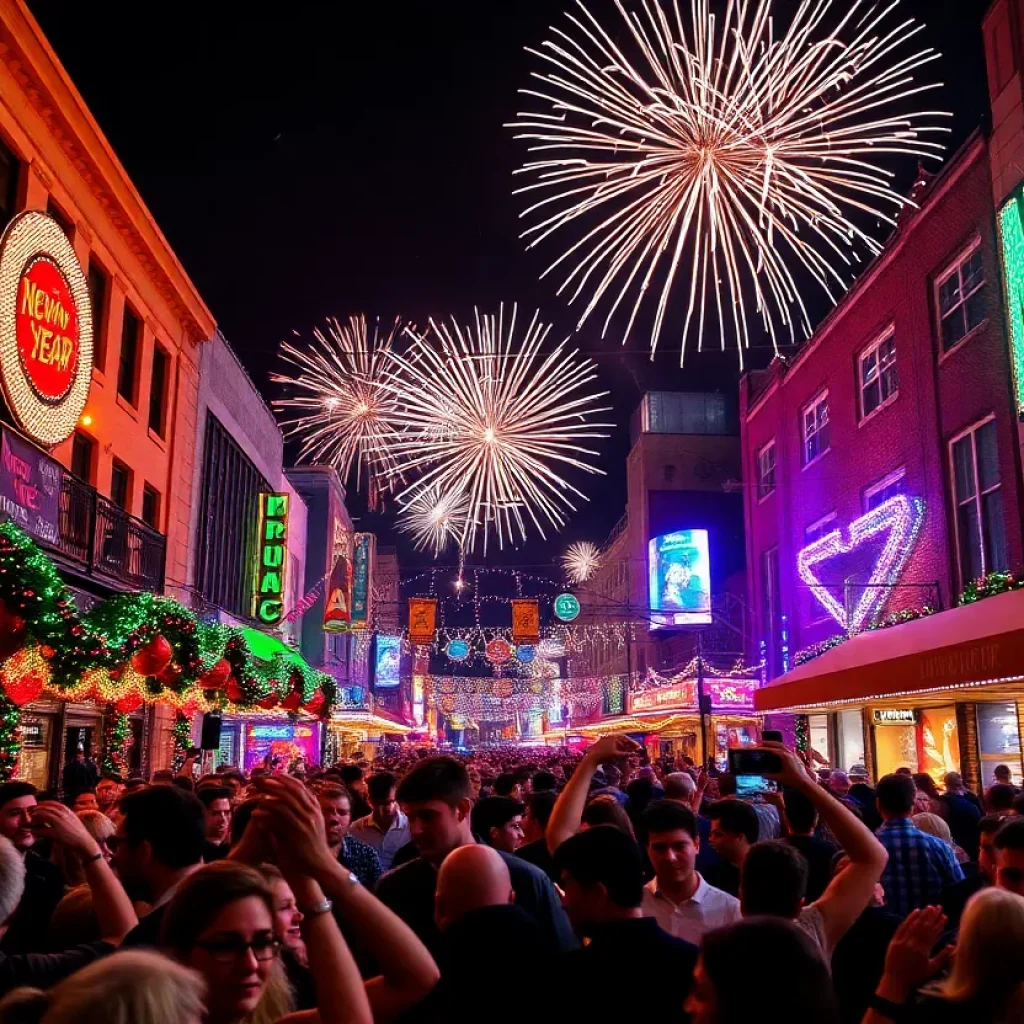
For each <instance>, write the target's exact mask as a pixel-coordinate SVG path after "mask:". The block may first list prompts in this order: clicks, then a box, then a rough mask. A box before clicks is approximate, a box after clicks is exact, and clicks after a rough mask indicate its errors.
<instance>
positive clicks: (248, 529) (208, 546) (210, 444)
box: [195, 412, 274, 618]
mask: <svg viewBox="0 0 1024 1024" xmlns="http://www.w3.org/2000/svg"><path fill="white" fill-rule="evenodd" d="M273 489H274V488H272V487H271V486H270V484H268V483H267V481H266V480H265V479H264V477H263V476H262V475H261V473H260V472H259V470H258V469H257V468H256V467H255V466H254V465H253V462H252V460H251V459H250V458H249V457H248V456H247V455H246V454H245V452H244V451H243V450H242V448H241V446H240V445H239V444H238V443H237V442H236V441H235V439H234V438H233V437H232V436H231V435H230V434H229V433H228V432H227V431H226V430H225V429H224V427H223V426H222V425H221V422H220V420H218V419H217V417H216V416H214V415H213V414H212V413H209V412H208V413H207V417H206V429H205V433H204V436H203V478H202V486H201V490H200V495H199V507H200V509H201V510H202V511H201V516H200V520H199V537H198V542H197V544H196V554H195V559H196V564H195V579H196V590H197V591H198V592H199V594H200V595H201V596H202V597H203V598H204V599H205V600H206V601H208V602H209V603H210V604H212V605H215V606H217V607H219V608H223V609H224V610H225V611H227V612H230V613H231V614H232V615H235V616H238V617H240V618H248V617H249V615H250V613H251V610H252V609H251V602H252V581H253V570H254V568H255V565H254V559H255V557H256V517H257V514H258V508H259V495H260V493H261V492H263V491H272V490H273Z"/></svg>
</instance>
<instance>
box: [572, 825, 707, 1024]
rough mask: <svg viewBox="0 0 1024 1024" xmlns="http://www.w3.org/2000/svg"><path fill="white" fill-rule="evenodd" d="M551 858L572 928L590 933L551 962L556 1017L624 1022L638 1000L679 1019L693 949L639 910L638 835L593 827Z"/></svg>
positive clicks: (658, 1016)
mask: <svg viewBox="0 0 1024 1024" xmlns="http://www.w3.org/2000/svg"><path fill="white" fill-rule="evenodd" d="M555 864H556V865H557V867H558V870H559V873H560V876H561V880H562V883H561V884H562V888H563V890H564V891H565V909H566V911H567V912H568V914H569V919H570V920H571V921H572V925H573V928H574V930H575V931H576V934H577V935H578V936H580V937H581V938H586V939H589V943H588V944H587V946H586V947H585V948H583V949H580V950H577V951H575V952H572V953H566V954H565V955H564V956H563V957H561V958H560V959H559V960H558V961H556V970H557V972H558V975H559V978H560V984H559V986H558V989H557V995H556V999H560V1000H561V1001H562V1002H563V1004H564V1005H563V1006H562V1014H561V1015H560V1018H559V1019H562V1020H568V1019H575V1018H578V1019H582V1020H586V1019H592V1020H608V1021H613V1020H630V1019H633V1018H634V1017H635V1016H636V1013H637V1007H638V1005H640V1006H642V1009H643V1016H644V1017H645V1018H646V1019H649V1020H656V1021H677V1020H680V1019H683V1004H684V1003H685V1002H686V997H687V994H688V993H689V990H690V984H691V981H692V978H693V969H694V966H695V965H696V963H697V947H696V946H694V945H692V944H691V943H689V942H684V941H683V940H682V939H677V938H675V937H674V936H672V935H669V934H668V933H667V932H666V931H664V930H663V929H662V928H661V927H660V926H659V925H658V922H657V921H655V919H654V918H652V917H644V916H643V911H642V909H641V903H642V900H643V891H644V879H643V858H642V857H641V855H640V848H639V847H638V846H637V844H636V840H634V839H632V838H630V837H629V836H628V835H626V834H625V833H624V832H621V831H619V829H617V828H614V827H613V826H610V825H598V826H596V827H595V828H591V829H587V830H586V831H585V832H578V833H576V835H574V836H571V837H570V838H569V839H567V840H565V842H563V843H562V844H561V845H560V846H559V847H558V849H557V850H556V851H555ZM648 981H649V982H650V984H647V982H648ZM638 984H639V985H640V988H637V985H638ZM638 1000H639V1004H638Z"/></svg>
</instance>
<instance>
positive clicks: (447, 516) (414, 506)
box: [398, 486, 469, 558]
mask: <svg viewBox="0 0 1024 1024" xmlns="http://www.w3.org/2000/svg"><path fill="white" fill-rule="evenodd" d="M468 521H469V497H468V496H467V494H466V493H465V491H460V490H450V491H444V492H442V491H440V490H439V489H438V488H437V486H430V487H426V488H422V489H420V490H418V491H416V492H415V493H414V494H413V495H412V497H411V498H410V500H409V503H408V504H407V505H406V506H405V507H404V508H403V509H402V511H401V512H400V513H399V516H398V528H399V529H400V530H402V531H403V532H404V533H408V534H409V535H410V536H411V537H412V540H413V544H414V545H415V547H416V549H417V550H418V551H426V550H430V551H431V552H432V553H433V555H434V557H435V558H436V557H437V556H438V555H439V554H441V552H442V551H444V549H445V548H446V547H447V546H448V543H449V542H450V541H455V542H456V543H458V542H459V541H460V540H461V539H462V537H463V536H464V534H465V532H466V526H467V523H468Z"/></svg>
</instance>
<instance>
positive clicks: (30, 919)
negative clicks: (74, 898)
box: [0, 850, 64, 954]
mask: <svg viewBox="0 0 1024 1024" xmlns="http://www.w3.org/2000/svg"><path fill="white" fill-rule="evenodd" d="M63 897H64V876H63V875H62V874H61V871H60V868H58V867H57V865H56V864H51V863H50V861H48V860H43V858H42V857H40V856H39V854H38V853H36V852H35V850H29V851H28V852H27V853H26V854H25V891H24V893H23V894H22V897H21V902H20V903H19V904H18V909H17V910H16V911H15V912H14V920H13V921H12V922H11V926H10V928H8V929H7V934H6V935H4V937H3V939H2V940H0V952H3V953H7V954H24V953H44V952H47V951H48V950H49V948H50V947H49V943H48V932H49V930H50V918H51V917H53V912H54V910H56V908H57V904H58V903H60V901H61V899H63Z"/></svg>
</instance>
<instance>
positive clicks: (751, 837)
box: [702, 800, 761, 896]
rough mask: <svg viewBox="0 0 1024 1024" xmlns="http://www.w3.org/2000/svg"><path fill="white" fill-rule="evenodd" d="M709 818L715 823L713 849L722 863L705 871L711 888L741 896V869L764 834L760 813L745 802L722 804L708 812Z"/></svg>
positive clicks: (713, 824) (733, 801)
mask: <svg viewBox="0 0 1024 1024" xmlns="http://www.w3.org/2000/svg"><path fill="white" fill-rule="evenodd" d="M707 816H708V817H709V818H710V819H711V835H710V839H711V845H712V846H713V847H714V848H715V853H717V854H718V856H719V857H721V858H722V862H721V864H715V865H712V866H711V867H708V868H705V869H702V873H703V875H704V878H705V879H706V880H707V883H708V885H713V886H714V887H715V888H716V889H721V890H722V891H723V892H727V893H728V894H729V895H730V896H739V894H740V869H741V868H742V867H743V861H744V858H745V857H746V856H747V853H748V852H749V851H750V848H751V847H752V846H753V845H754V843H756V842H757V837H758V834H759V833H760V827H761V826H760V822H759V821H758V817H757V813H756V812H755V811H754V808H753V807H751V806H750V804H748V803H744V802H743V801H742V800H719V801H718V803H715V804H712V805H711V806H710V807H709V808H708V812H707Z"/></svg>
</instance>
